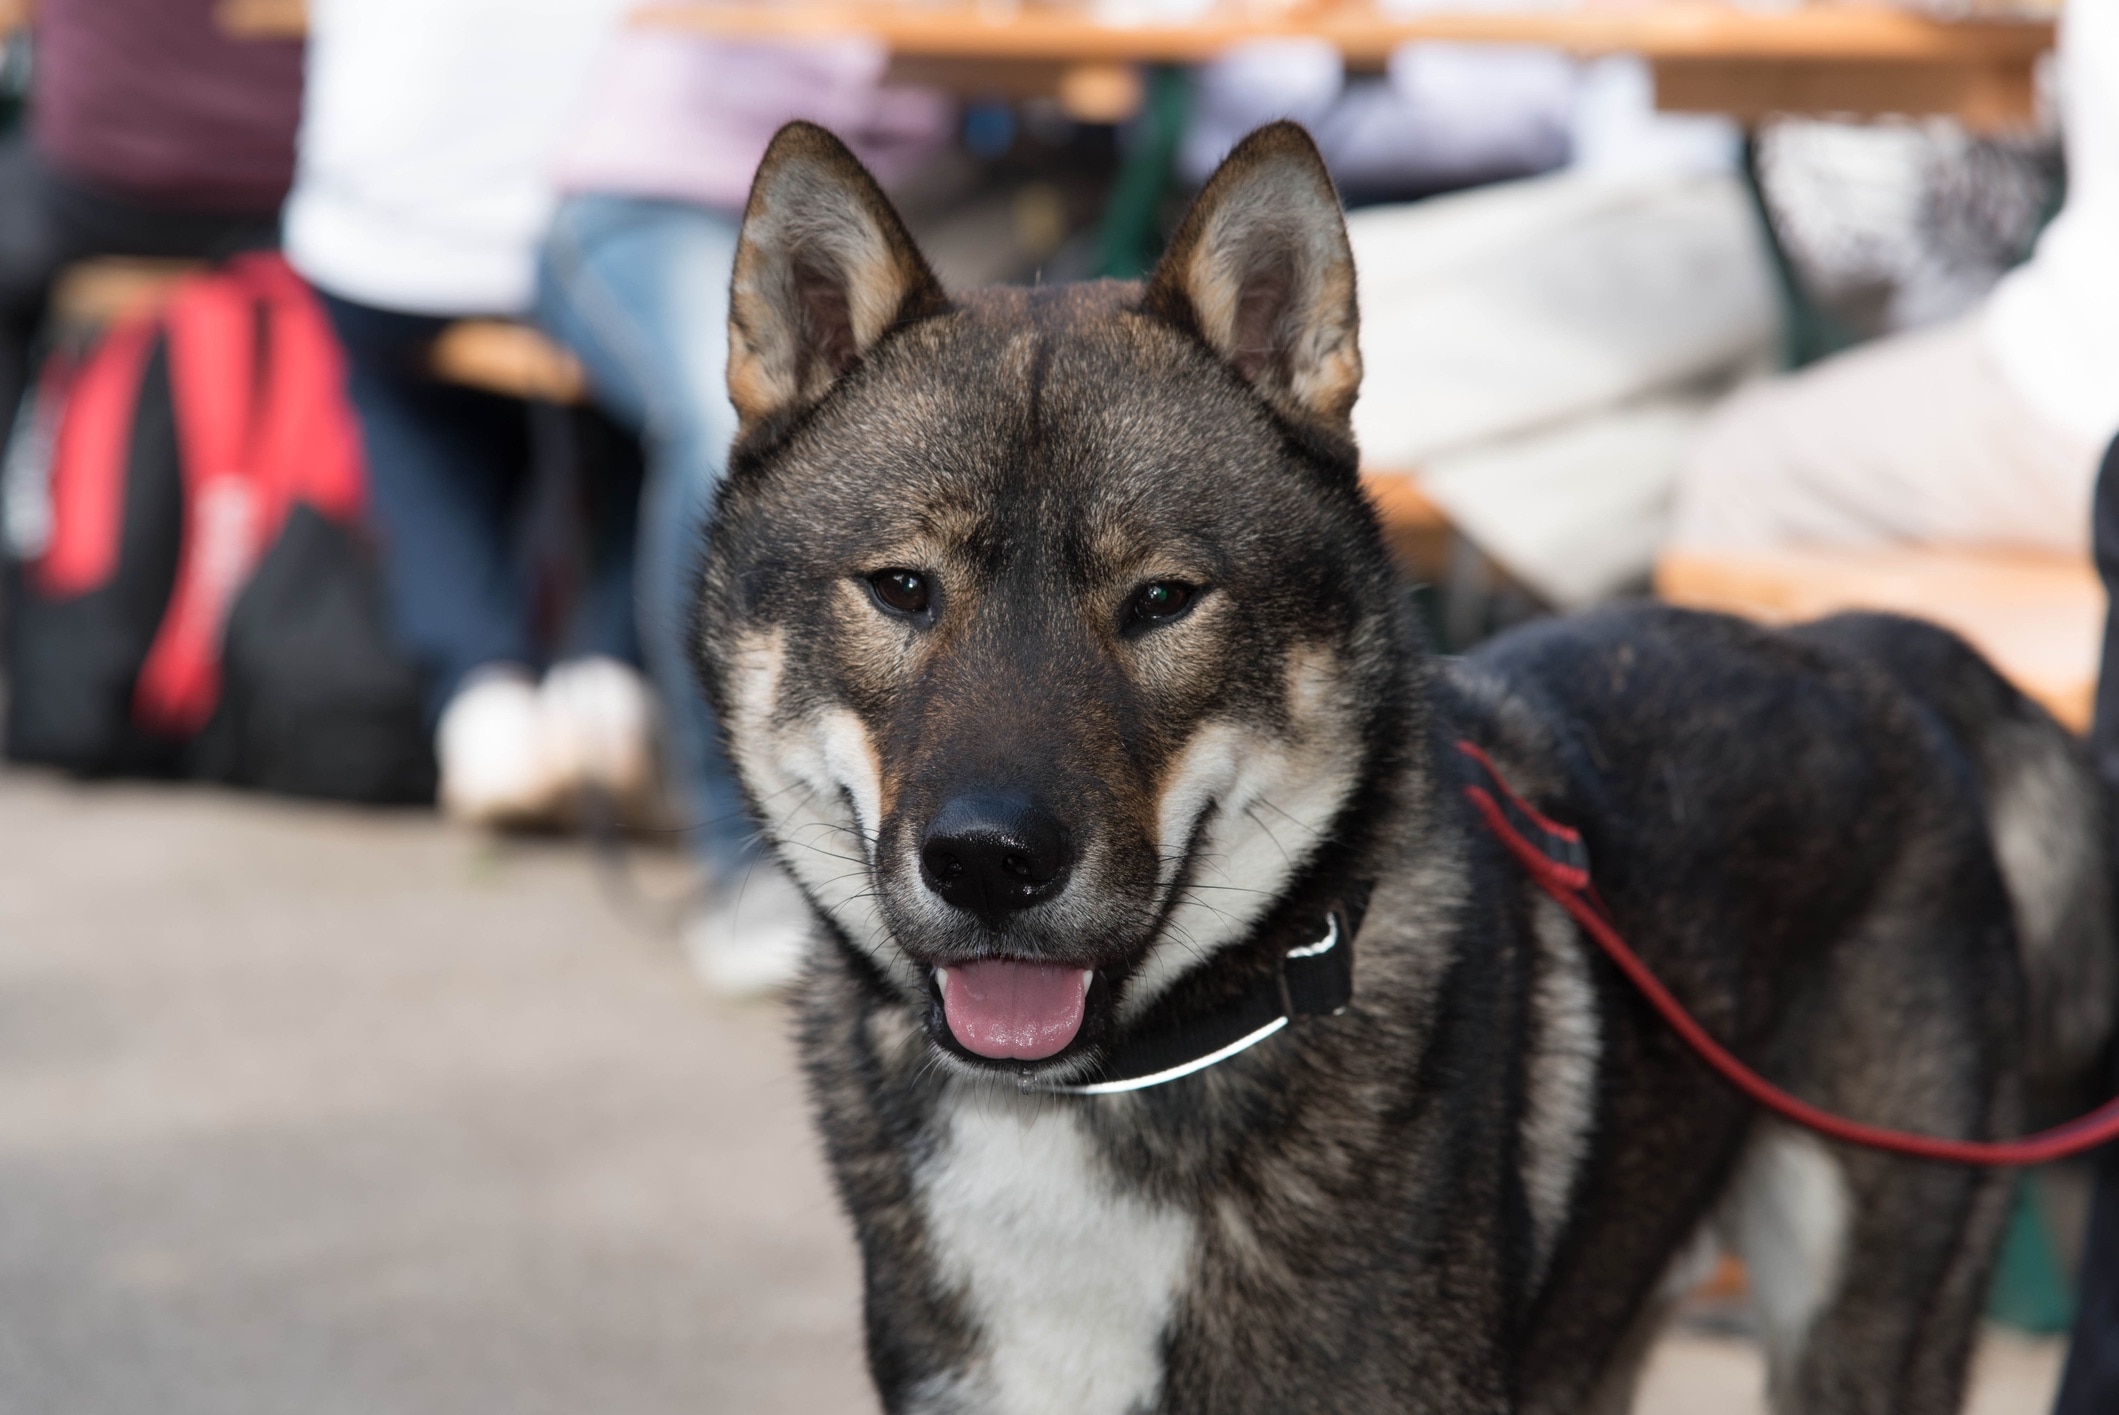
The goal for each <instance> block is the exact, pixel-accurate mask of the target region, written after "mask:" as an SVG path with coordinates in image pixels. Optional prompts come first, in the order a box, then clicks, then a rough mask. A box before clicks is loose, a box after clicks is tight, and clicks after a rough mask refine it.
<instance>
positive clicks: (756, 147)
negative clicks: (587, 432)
mask: <svg viewBox="0 0 2119 1415" xmlns="http://www.w3.org/2000/svg"><path fill="white" fill-rule="evenodd" d="M887 58H888V56H887V55H886V54H885V53H884V51H883V50H882V49H880V48H879V47H878V46H876V45H874V44H872V43H868V42H866V41H861V40H840V41H832V42H828V43H819V44H813V45H801V46H772V45H732V44H726V43H716V42H713V41H710V40H706V39H702V38H699V37H695V36H689V35H684V34H680V33H675V32H670V31H661V30H649V29H639V30H626V31H622V32H621V33H620V34H619V35H617V36H616V37H615V38H614V40H613V41H612V44H611V46H610V48H609V50H608V51H607V52H606V54H605V56H604V58H603V59H602V61H601V62H600V63H599V65H598V69H597V73H596V77H595V80H594V81H593V83H592V85H591V88H590V91H589V97H588V101H587V103H586V104H585V105H584V106H583V108H582V110H581V121H580V122H579V123H578V125H577V126H576V128H575V130H574V132H573V134H572V136H571V137H570V138H569V140H568V141H567V142H566V144H565V145H564V147H563V149H562V152H561V157H560V162H559V168H558V183H559V186H560V187H561V189H562V190H563V191H564V192H565V193H566V195H565V197H564V199H563V200H562V202H561V204H560V207H559V210H558V213H557V215H556V217H555V219H554V220H553V223H552V227H551V231H550V234H549V236H548V237H547V239H546V242H545V245H544V250H543V256H542V262H541V267H540V271H539V279H538V301H537V312H538V318H539V320H540V321H541V322H542V323H543V324H544V326H545V327H546V328H547V329H548V330H549V331H550V332H551V333H552V334H553V335H554V336H555V337H557V338H558V339H560V340H562V341H563V342H565V343H566V344H567V345H569V346H570V347H571V348H572V349H573V350H574V351H575V352H576V353H577V354H578V355H579V356H580V357H581V359H582V361H583V363H584V364H585V365H586V367H587V369H588V371H589V375H590V379H591V381H592V382H593V383H594V385H595V388H596V393H597V397H598V399H599V400H600V401H601V402H602V403H603V404H604V405H605V406H606V407H607V408H608V409H609V410H611V411H612V412H613V413H614V414H615V415H617V416H618V417H619V418H620V419H621V420H623V421H625V422H626V423H628V424H629V425H631V426H632V427H633V428H634V429H635V430H637V431H638V432H639V434H640V436H641V438H642V440H643V442H644V444H645V446H646V449H647V453H648V462H649V466H648V478H647V488H646V493H645V497H644V506H643V511H642V516H641V526H642V536H641V543H640V551H639V564H640V582H639V596H640V608H641V620H642V632H643V639H644V644H643V647H644V649H645V653H646V659H647V663H648V667H649V671H650V672H651V673H652V674H653V676H654V678H655V682H656V687H657V689H658V691H659V694H660V698H661V705H662V710H663V718H664V721H665V723H666V726H667V731H666V741H667V743H668V746H669V749H670V754H671V757H672V762H671V766H672V769H673V777H674V781H673V785H674V787H675V789H676V794H677V795H678V796H679V798H680V799H681V800H682V802H683V804H684V806H685V808H686V809H687V811H688V812H689V814H690V820H691V824H692V828H693V830H694V831H695V832H696V834H695V840H694V843H695V846H696V849H697V853H698V855H699V857H700V861H701V866H702V868H703V870H704V873H705V878H706V892H705V896H704V901H705V902H704V905H703V907H702V908H700V909H699V910H698V911H697V912H696V913H695V914H694V915H693V917H692V918H691V919H690V920H689V921H688V922H687V925H686V930H685V942H686V948H687V952H688V953H689V954H690V956H691V958H692V961H693V964H694V966H695V967H696V968H697V969H698V971H699V972H700V974H701V976H702V977H704V978H705V979H706V980H707V981H708V982H709V983H710V984H711V985H712V986H714V987H716V988H717V989H719V990H722V991H724V992H729V993H739V994H740V993H749V992H756V991H760V990H763V989H766V988H770V987H773V986H777V985H779V984H781V983H783V982H785V981H787V980H788V979H789V978H790V977H791V975H792V972H793V969H794V967H795V965H796V963H797V962H798V960H799V957H800V952H801V946H802V943H803V941H804V940H805V939H806V938H807V936H808V933H809V929H810V915H809V911H808V908H807V906H806V905H805V904H804V902H803V900H802V897H801V895H800V893H799V892H798V891H797V890H796V888H795V886H794V884H793V882H792V881H791V880H789V879H788V878H787V876H786V875H785V874H783V873H782V872H781V871H780V870H779V869H778V868H777V867H776V866H774V865H773V864H772V863H771V862H770V860H769V859H768V858H767V857H766V856H765V855H764V854H763V852H762V851H761V850H760V848H759V842H758V840H757V836H756V833H755V831H754V830H753V828H752V825H751V822H750V819H749V816H748V813H747V812H746V810H745V808H744V802H743V798H742V795H741V793H740V791H739V789H738V787H737V786H736V783H735V780H734V778H733V775H732V774H731V772H730V770H729V766H728V763H727V762H726V761H725V760H724V759H723V757H722V752H721V743H720V736H719V729H718V728H717V726H716V724H715V722H714V719H713V715H712V713H711V710H710V709H709V708H708V707H707V705H706V703H705V700H704V698H703V697H702V696H701V694H700V691H699V688H698V685H697V682H696V681H695V679H694V677H693V674H692V667H691V654H690V651H689V647H688V643H687V640H688V631H689V628H690V625H691V606H692V603H693V601H694V598H695V586H696V584H697V580H698V575H699V570H700V565H699V555H700V552H701V551H702V549H703V547H704V543H705V519H706V516H707V514H708V512H709V510H710V509H711V506H712V501H713V494H714V490H715V488H716V487H717V486H718V485H719V484H720V481H721V478H722V475H723V473H724V472H725V471H726V469H727V460H728V449H729V443H730V440H731V439H732V438H733V436H734V434H735V428H736V413H735V409H734V407H733V406H732V405H731V404H730V402H729V398H728V389H727V364H728V291H729V279H730V269H731V265H732V262H733V260H734V257H735V247H736V228H737V225H738V223H739V221H740V219H741V217H742V211H743V204H744V200H745V198H746V197H747V195H748V194H749V190H750V180H751V174H752V172H753V170H754V169H755V168H756V167H757V164H758V159H759V157H760V156H761V155H762V154H763V153H764V151H765V147H766V144H767V143H768V142H769V141H770V140H771V138H772V135H773V133H774V132H775V131H777V130H778V128H779V127H780V125H781V124H783V123H785V122H787V121H788V120H789V119H792V118H798V117H799V118H809V119H812V120H814V121H816V122H819V123H822V124H824V125H826V126H827V127H830V128H831V129H833V130H834V131H835V132H837V133H839V134H840V135H841V136H842V137H844V138H845V139H847V140H848V141H849V142H851V143H852V144H853V146H854V147H855V149H856V150H857V151H859V152H860V154H861V156H862V158H863V159H864V160H865V161H866V162H867V163H868V164H869V166H870V167H871V169H872V170H874V171H875V172H876V173H877V174H878V176H879V177H881V178H882V179H883V180H884V181H886V182H888V181H891V180H893V179H895V178H897V177H900V176H905V175H909V174H911V173H912V172H913V171H914V170H915V169H916V168H918V167H919V166H920V165H922V163H923V162H924V161H925V160H926V159H928V158H931V157H933V156H935V155H936V154H937V153H938V152H939V150H940V149H941V148H942V146H943V144H944V142H945V140H946V138H947V137H948V134H949V129H950V117H951V114H950V109H949V105H948V104H947V103H946V102H945V101H944V100H943V99H942V98H941V97H940V96H939V95H936V94H933V93H930V92H927V91H924V90H913V89H894V88H886V87H884V86H883V82H882V80H883V71H884V67H885V64H886V62H887ZM764 804H765V807H766V810H767V811H768V813H770V810H771V806H772V803H770V802H768V803H764ZM787 844H788V845H789V846H790V848H799V847H801V846H803V845H814V846H816V847H817V848H823V849H830V850H839V849H843V843H842V842H837V841H807V842H805V841H800V840H797V841H791V842H787Z"/></svg>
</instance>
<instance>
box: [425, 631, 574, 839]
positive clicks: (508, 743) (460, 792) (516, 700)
mask: <svg viewBox="0 0 2119 1415" xmlns="http://www.w3.org/2000/svg"><path fill="white" fill-rule="evenodd" d="M542 736H543V729H542V726H541V722H540V714H539V712H538V704H537V689H536V688H535V687H534V686H533V685H532V683H531V680H530V674H529V670H527V669H525V668H521V667H518V666H517V665H515V664H488V665H486V666H485V667H482V668H479V669H476V670H474V671H473V672H472V673H471V674H470V675H469V676H468V677H466V678H465V679H464V682H463V686H461V687H459V688H458V689H457V690H456V695H455V696H454V697H452V698H450V699H449V704H448V706H447V707H445V708H443V709H442V714H441V722H440V723H439V724H438V725H437V726H436V727H435V729H434V754H435V757H436V759H437V761H438V762H439V765H440V767H441V789H440V797H441V808H442V810H443V811H444V812H445V813H446V814H447V815H449V816H450V817H452V818H453V819H456V820H460V821H463V822H465V823H467V824H470V825H482V826H513V825H534V824H543V823H547V822H549V821H550V819H551V818H552V813H553V810H554V807H555V806H556V804H557V791H556V789H555V783H554V781H553V778H552V775H551V772H550V771H549V770H548V769H547V768H546V765H545V759H544V751H543V745H542V740H541V739H542Z"/></svg>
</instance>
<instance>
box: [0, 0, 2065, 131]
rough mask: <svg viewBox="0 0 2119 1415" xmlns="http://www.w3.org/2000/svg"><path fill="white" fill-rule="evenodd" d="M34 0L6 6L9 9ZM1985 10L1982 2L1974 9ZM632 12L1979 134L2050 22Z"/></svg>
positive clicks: (1091, 94) (1637, 11) (909, 63)
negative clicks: (1905, 123) (1352, 73)
mask: <svg viewBox="0 0 2119 1415" xmlns="http://www.w3.org/2000/svg"><path fill="white" fill-rule="evenodd" d="M26 3H27V0H0V13H5V11H6V8H7V7H9V6H21V5H25V4H26ZM1973 8H1974V9H1975V10H1976V9H1978V8H1980V7H1979V6H1978V5H1977V4H1976V3H1975V4H1974V7H1973ZM219 14H220V19H221V23H222V24H223V25H224V26H225V27H226V28H227V29H228V30H229V31H230V32H232V33H237V34H245V35H252V36H256V37H259V38H265V37H287V36H294V35H299V34H301V33H302V32H303V29H304V28H305V26H306V21H307V12H306V7H305V6H304V4H303V3H302V0H221V5H220V11H219ZM634 18H635V20H636V22H638V23H641V24H648V25H658V26H668V27H671V28H676V29H687V30H694V31H697V32H700V33H705V34H715V35H723V36H727V37H729V38H748V39H800V38H818V37H821V36H828V35H844V34H868V35H873V36H875V37H876V38H877V39H879V40H881V41H882V42H883V43H885V44H887V45H888V46H889V47H890V49H891V52H892V54H893V56H895V58H896V59H897V60H898V62H899V65H900V69H901V71H902V72H904V73H905V74H906V76H907V77H908V78H920V79H925V80H928V81H930V82H936V83H941V84H943V85H945V86H947V87H950V88H954V89H958V90H960V91H964V92H969V93H980V94H991V95H994V96H1004V97H1005V96H1021V95H1024V94H1030V93H1049V94H1056V95H1058V96H1059V97H1060V98H1061V99H1062V100H1063V101H1064V102H1066V103H1067V104H1068V107H1069V108H1070V109H1072V110H1074V111H1075V112H1076V114H1077V116H1080V117H1084V118H1100V119H1109V118H1113V117H1120V116H1124V111H1123V110H1125V109H1126V108H1127V107H1128V106H1129V105H1132V104H1137V103H1138V101H1139V95H1140V87H1139V84H1138V82H1137V81H1135V80H1134V79H1132V78H1131V77H1130V75H1131V71H1132V68H1133V66H1136V65H1141V64H1191V63H1198V62H1200V61H1202V60H1206V59H1211V58H1213V57H1214V56H1216V55H1218V54H1222V53H1225V52H1227V51H1228V50H1229V49H1230V48H1232V47H1233V46H1235V45H1238V44H1243V43H1246V42H1249V41H1251V40H1258V39H1272V38H1293V37H1308V38H1317V39H1324V40H1327V41H1329V42H1330V43H1332V44H1334V45H1336V46H1337V47H1338V48H1339V51H1340V52H1341V53H1342V54H1344V55H1345V56H1346V58H1347V61H1348V63H1349V64H1350V65H1352V66H1353V67H1355V68H1357V69H1361V68H1374V67H1376V66H1378V65H1380V64H1382V63H1383V62H1384V60H1385V59H1387V58H1388V57H1389V55H1390V53H1391V51H1392V50H1394V49H1396V48H1397V47H1398V46H1399V45H1401V44H1406V43H1410V42H1413V41H1416V40H1454V41H1459V42H1480V43H1495V44H1542V45H1551V46H1553V47H1556V48H1560V49H1565V50H1567V51H1569V52H1570V53H1574V54H1579V55H1584V56H1594V55H1601V54H1639V55H1641V56H1643V57H1644V58H1646V59H1647V60H1648V61H1649V63H1650V65H1651V66H1652V67H1653V69H1654V71H1655V81H1656V102H1657V103H1658V105H1660V106H1661V107H1663V108H1666V109H1670V110H1674V111H1684V112H1710V113H1726V114H1729V115H1730V116H1732V117H1737V118H1743V119H1756V118H1763V117H1765V116H1767V115H1769V114H1772V113H1849V114H1881V113H1916V114H1930V113H1932V114H1946V115H1948V116H1951V117H1954V118H1957V119H1959V120H1960V121H1962V122H1964V123H1966V124H1967V125H1969V126H1972V127H1975V128H1980V129H1995V128H2005V127H2009V126H2012V125H2016V124H2020V123H2023V122H2025V121H2026V120H2028V119H2029V118H2030V117H2031V116H2032V114H2033V111H2034V106H2035V105H2034V99H2035V93H2034V87H2033V83H2032V69H2033V66H2034V65H2035V64H2036V62H2037V59H2038V56H2039V55H2041V54H2043V53H2044V52H2045V51H2046V50H2048V49H2050V48H2051V47H2052V44H2053V25H2052V22H2051V21H2050V20H2049V19H2039V18H2024V17H2020V16H2012V15H2009V14H1997V15H1996V16H1994V17H1992V18H1970V19H1950V20H1943V19H1934V18H1929V17H1926V16H1922V15H1918V14H1913V13H1910V12H1907V11H1904V10H1899V9H1892V8H1887V7H1885V6H1882V5H1877V4H1843V3H1813V4H1809V5H1804V6H1801V7H1800V8H1795V9H1788V10H1778V11H1774V10H1747V9H1740V8H1738V7H1736V6H1734V5H1731V4H1728V3H1717V0H1589V3H1586V4H1582V5H1579V6H1574V7H1569V8H1564V9H1563V8H1554V9H1549V10H1517V11H1477V10H1470V9H1467V10H1465V11H1462V12H1451V11H1447V10H1441V11H1437V12H1435V13H1431V14H1420V15H1407V16H1392V15H1389V14H1386V13H1385V12H1383V11H1382V10H1381V9H1380V8H1378V7H1377V6H1376V5H1375V4H1373V3H1371V0H1287V2H1286V3H1281V4H1269V3H1261V0H1223V3H1222V4H1220V5H1217V6H1216V7H1215V8H1214V9H1212V10H1210V11H1209V12H1208V13H1207V14H1206V15H1205V16H1203V17H1201V18H1199V19H1193V20H1185V21H1181V22H1152V23H1140V24H1131V23H1116V22H1112V21H1106V20H1100V19H1098V18H1097V17H1096V15H1095V14H1094V12H1093V11H1092V10H1091V9H1090V7H1088V6H1086V5H1069V4H1055V3H1011V2H1010V0H998V3H997V0H929V2H928V3H921V2H920V0H911V3H888V2H887V0H742V2H740V3H738V2H733V0H650V2H649V3H647V4H644V5H642V6H641V7H640V8H639V9H638V10H636V11H635V12H634Z"/></svg>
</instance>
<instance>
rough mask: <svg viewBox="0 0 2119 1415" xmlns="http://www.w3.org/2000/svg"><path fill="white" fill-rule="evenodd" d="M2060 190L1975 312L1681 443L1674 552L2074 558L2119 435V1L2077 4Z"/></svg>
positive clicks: (1855, 354)
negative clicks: (1916, 548)
mask: <svg viewBox="0 0 2119 1415" xmlns="http://www.w3.org/2000/svg"><path fill="white" fill-rule="evenodd" d="M2059 60H2060V63H2059V76H2060V84H2061V95H2060V98H2061V117H2062V140H2063V142H2064V144H2065V147H2066V151H2067V181H2068V186H2067V197H2066V202H2065V205H2064V206H2063V207H2062V209H2061V211H2060V214H2059V215H2058V216H2057V217H2055V218H2054V220H2053V223H2052V224H2051V226H2049V227H2048V228H2047V229H2046V231H2045V232H2044V234H2043V235H2041V236H2040V237H2039V239H2038V243H2037V246H2036V248H2035V249H2034V251H2033V253H2032V255H2031V258H2030V260H2029V261H2027V262H2026V263H2025V264H2024V265H2022V266H2020V267H2018V268H2017V269H2016V270H2014V271H2012V272H2010V273H2009V274H2008V275H2007V276H2006V277H2004V278H2003V280H2002V281H2001V283H2000V285H1999V286H1997V287H1996V288H1995V289H1994V291H1993V292H1992V293H1991V294H1990V295H1989V296H1988V297H1987V298H1986V299H1985V300H1984V301H1983V302H1982V303H1981V304H1980V305H1979V306H1978V307H1977V308H1976V309H1975V310H1974V311H1973V313H1971V314H1970V315H1968V316H1966V317H1964V318H1962V319H1959V320H1956V321H1954V322H1951V323H1947V324H1944V325H1941V326H1939V327H1933V328H1928V329H1923V330H1919V331H1915V332H1911V333H1906V334H1901V335H1896V336H1893V337H1890V338H1887V339H1883V340H1879V341H1877V342H1875V343H1872V344H1868V345H1864V346H1862V347H1860V348H1857V349H1854V350H1852V351H1850V352H1848V353H1845V354H1842V355H1839V356H1837V357H1835V358H1832V359H1828V360H1825V361H1824V362H1822V363H1819V364H1816V365H1814V366H1812V367H1811V368H1808V369H1805V370H1804V371H1802V372H1800V373H1797V374H1794V375H1791V376H1789V377H1785V378H1779V379H1774V380H1770V381H1767V382H1763V383H1759V384H1755V385H1753V386H1751V387H1749V388H1747V389H1745V390H1743V391H1741V392H1740V393H1738V394H1737V395H1736V396H1735V397H1734V398H1732V399H1730V400H1729V402H1728V403H1727V404H1726V405H1725V406H1724V407H1722V408H1721V409H1720V410H1719V411H1718V412H1717V413H1716V414H1715V416H1714V418H1713V419H1712V420H1711V421H1710V422H1709V423H1708V424H1707V426H1706V427H1705V428H1704V429H1703V430H1702V431H1701V433H1700V435H1699V437H1698V439H1697V440H1696V442H1695V443H1694V444H1693V446H1692V447H1691V449H1690V451H1689V453H1688V454H1687V458H1686V463H1685V470H1684V474H1683V477H1682V479H1681V482H1680V485H1679V493H1678V509H1677V518H1676V523H1675V526H1674V528H1673V531H1672V535H1671V543H1672V546H1673V548H1675V549H1679V550H1686V551H1709V552H1711V551H1728V550H1736V551H1741V550H1747V549H1760V548H1766V547H1771V546H1776V545H1786V544H1796V543H1801V544H1811V545H1835V546H1862V545H1879V544H1887V543H1893V542H1907V541H1911V542H1928V543H1944V544H1991V545H2010V546H2020V547H2025V548H2034V549H2044V550H2054V551H2064V552H2076V553H2082V552H2086V551H2087V549H2088V545H2089V538H2090V532H2089V527H2090V519H2091V518H2090V501H2091V488H2092V482H2093V478H2094V477H2095V474H2096V469H2097V460H2098V456H2099V453H2100V452H2101V451H2102V449H2103V448H2104V447H2105V445H2106V444H2107V443H2108V442H2109V441H2110V440H2111V438H2112V436H2113V434H2114V432H2115V431H2119V254H2115V253H2119V5H2114V4H2111V3H2110V0H2071V3H2070V4H2069V5H2068V6H2067V8H2066V10H2065V11H2064V13H2063V15H2062V19H2061V26H2060V55H2059Z"/></svg>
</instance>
